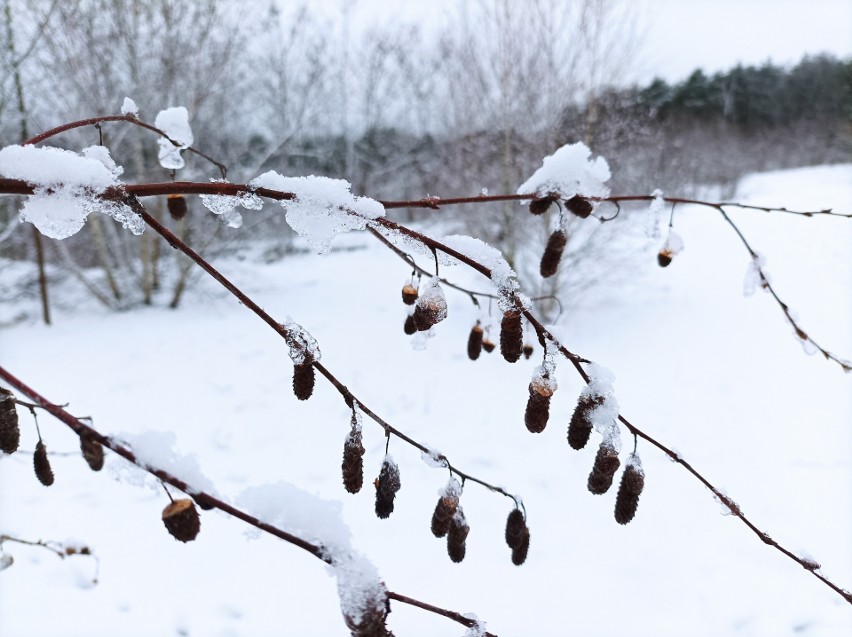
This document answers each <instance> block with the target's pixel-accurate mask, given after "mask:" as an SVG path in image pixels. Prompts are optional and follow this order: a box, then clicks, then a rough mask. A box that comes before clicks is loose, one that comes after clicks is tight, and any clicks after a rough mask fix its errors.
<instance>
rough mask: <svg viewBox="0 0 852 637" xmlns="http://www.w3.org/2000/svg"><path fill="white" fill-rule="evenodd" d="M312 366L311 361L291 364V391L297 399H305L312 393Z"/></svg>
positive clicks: (313, 376)
mask: <svg viewBox="0 0 852 637" xmlns="http://www.w3.org/2000/svg"><path fill="white" fill-rule="evenodd" d="M315 383H316V376H315V375H314V366H313V365H312V362H311V361H306V362H304V363H299V364H298V365H294V366H293V393H294V394H296V398H298V399H299V400H307V399H308V398H310V397H311V395H312V394H313V393H314V384H315Z"/></svg>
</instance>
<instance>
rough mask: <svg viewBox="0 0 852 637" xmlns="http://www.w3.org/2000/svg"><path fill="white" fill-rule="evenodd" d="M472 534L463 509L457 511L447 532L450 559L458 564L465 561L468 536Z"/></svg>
mask: <svg viewBox="0 0 852 637" xmlns="http://www.w3.org/2000/svg"><path fill="white" fill-rule="evenodd" d="M468 533H470V527H469V526H468V524H467V520H466V519H465V517H464V512H463V511H462V508H461V507H459V508H458V509H457V510H456V513H455V515H454V516H453V517H452V519H451V520H450V528H449V529H448V531H447V554H448V555H449V556H450V559H451V560H452V561H453V562H455V563H456V564H458V563H459V562H461V561H462V560H463V559H464V556H465V553H467V546H466V542H467V535H468Z"/></svg>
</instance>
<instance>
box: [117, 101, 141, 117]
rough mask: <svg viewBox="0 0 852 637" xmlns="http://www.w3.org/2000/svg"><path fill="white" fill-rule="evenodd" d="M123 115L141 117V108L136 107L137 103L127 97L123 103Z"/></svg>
mask: <svg viewBox="0 0 852 637" xmlns="http://www.w3.org/2000/svg"><path fill="white" fill-rule="evenodd" d="M121 114H122V115H132V116H133V117H139V107H138V106H136V102H134V101H133V100H132V99H130V98H129V97H125V98H124V101H123V102H122V103H121Z"/></svg>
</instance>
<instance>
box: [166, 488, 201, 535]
mask: <svg viewBox="0 0 852 637" xmlns="http://www.w3.org/2000/svg"><path fill="white" fill-rule="evenodd" d="M163 524H164V525H165V526H166V529H167V530H168V532H169V533H171V535H172V537H174V538H175V539H176V540H180V541H181V542H191V541H192V540H194V539H195V538H196V537H197V536H198V532H199V531H200V530H201V518H200V517H199V516H198V510H197V509H196V508H195V503H193V501H192V500H190V499H189V498H182V499H180V500H175V501H174V502H170V503H169V504H168V506H166V508H165V509H163Z"/></svg>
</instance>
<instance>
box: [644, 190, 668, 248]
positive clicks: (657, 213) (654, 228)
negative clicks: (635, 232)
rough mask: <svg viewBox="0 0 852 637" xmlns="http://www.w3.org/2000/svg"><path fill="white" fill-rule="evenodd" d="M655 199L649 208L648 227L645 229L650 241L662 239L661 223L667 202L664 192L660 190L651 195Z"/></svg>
mask: <svg viewBox="0 0 852 637" xmlns="http://www.w3.org/2000/svg"><path fill="white" fill-rule="evenodd" d="M651 196H652V197H653V199H652V200H651V205H649V206H648V225H647V226H646V227H645V236H647V237H648V238H649V239H659V238H660V222H661V221H662V218H663V209H664V208H665V206H666V200H665V199H663V191H662V190H660V189H659V188H657V189H655V190H654V192H652V193H651Z"/></svg>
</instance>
